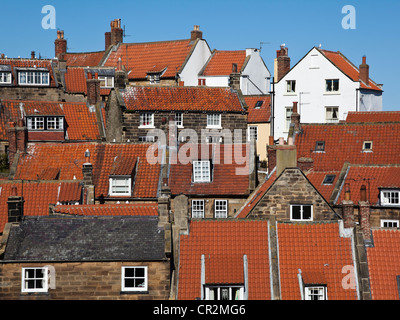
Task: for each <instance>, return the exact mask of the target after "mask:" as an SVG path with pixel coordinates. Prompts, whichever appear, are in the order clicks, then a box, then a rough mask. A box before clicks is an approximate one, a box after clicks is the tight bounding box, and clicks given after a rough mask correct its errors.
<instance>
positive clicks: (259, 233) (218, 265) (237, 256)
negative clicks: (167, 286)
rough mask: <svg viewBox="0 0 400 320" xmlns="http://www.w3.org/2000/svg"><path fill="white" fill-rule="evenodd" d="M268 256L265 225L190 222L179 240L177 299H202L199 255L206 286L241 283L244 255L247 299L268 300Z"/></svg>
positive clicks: (214, 221) (230, 221)
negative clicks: (202, 259) (202, 258)
mask: <svg viewBox="0 0 400 320" xmlns="http://www.w3.org/2000/svg"><path fill="white" fill-rule="evenodd" d="M268 252H269V251H268V222H267V221H253V220H234V221H232V220H208V221H207V220H201V221H192V222H191V224H190V232H189V234H188V235H181V236H180V253H179V283H178V290H177V291H178V299H179V300H193V299H195V298H197V297H201V256H202V255H204V256H205V260H206V261H205V273H206V284H207V283H208V284H218V283H225V284H237V283H243V255H247V259H248V287H249V299H250V300H268V299H271V292H270V272H269V270H270V269H269V257H268Z"/></svg>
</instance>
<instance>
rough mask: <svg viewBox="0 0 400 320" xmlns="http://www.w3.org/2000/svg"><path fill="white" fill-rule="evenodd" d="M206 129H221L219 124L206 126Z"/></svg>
mask: <svg viewBox="0 0 400 320" xmlns="http://www.w3.org/2000/svg"><path fill="white" fill-rule="evenodd" d="M206 129H222V127H221V126H207V127H206Z"/></svg>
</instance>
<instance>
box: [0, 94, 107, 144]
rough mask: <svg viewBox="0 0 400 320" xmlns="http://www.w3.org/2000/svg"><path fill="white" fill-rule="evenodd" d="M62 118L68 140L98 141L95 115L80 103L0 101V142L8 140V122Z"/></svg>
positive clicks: (84, 104) (98, 133)
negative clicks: (36, 117)
mask: <svg viewBox="0 0 400 320" xmlns="http://www.w3.org/2000/svg"><path fill="white" fill-rule="evenodd" d="M38 115H44V116H64V117H65V121H66V124H67V127H66V130H67V138H68V140H100V139H101V137H100V132H99V127H98V125H97V117H96V113H95V112H92V111H91V110H90V109H89V108H88V107H87V105H86V103H82V102H56V101H27V100H0V140H8V136H7V128H8V127H7V126H8V122H16V121H17V120H18V119H21V118H22V117H23V118H25V116H38Z"/></svg>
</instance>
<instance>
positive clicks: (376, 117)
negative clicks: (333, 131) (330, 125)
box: [346, 111, 400, 123]
mask: <svg viewBox="0 0 400 320" xmlns="http://www.w3.org/2000/svg"><path fill="white" fill-rule="evenodd" d="M346 122H348V123H355V122H362V123H365V122H400V111H365V112H360V111H357V112H356V111H349V113H348V114H347V117H346Z"/></svg>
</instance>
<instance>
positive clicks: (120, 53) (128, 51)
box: [103, 39, 197, 80]
mask: <svg viewBox="0 0 400 320" xmlns="http://www.w3.org/2000/svg"><path fill="white" fill-rule="evenodd" d="M196 43H197V42H196V41H191V40H190V39H186V40H173V41H159V42H145V43H120V44H119V45H118V47H117V49H116V50H115V51H111V52H110V54H109V56H108V57H107V59H106V60H105V62H104V64H103V65H104V66H113V67H117V64H118V59H119V58H121V60H122V64H123V65H124V66H125V68H126V71H127V72H128V79H129V80H132V79H145V78H146V76H147V73H148V72H149V71H150V72H154V71H160V70H163V69H165V68H166V71H165V72H164V73H163V74H162V76H161V79H163V78H174V77H175V75H176V74H177V73H179V72H180V71H181V69H182V67H183V66H184V64H185V61H186V59H188V58H189V54H190V53H191V51H192V49H193V48H194V45H195V44H196Z"/></svg>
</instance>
